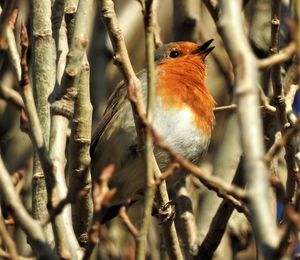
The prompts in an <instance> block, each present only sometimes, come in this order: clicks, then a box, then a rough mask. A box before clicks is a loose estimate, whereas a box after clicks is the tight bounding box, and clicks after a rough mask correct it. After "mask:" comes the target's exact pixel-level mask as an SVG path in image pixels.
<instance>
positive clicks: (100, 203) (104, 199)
mask: <svg viewBox="0 0 300 260" xmlns="http://www.w3.org/2000/svg"><path fill="white" fill-rule="evenodd" d="M113 172H114V166H113V165H109V166H107V167H105V168H104V169H103V170H102V172H101V173H100V175H99V178H98V180H97V182H95V183H94V185H93V195H92V196H93V204H94V215H93V220H92V224H91V227H90V230H89V233H88V237H89V242H88V244H87V246H86V251H85V253H84V257H83V260H88V259H90V256H91V253H92V251H93V249H94V247H95V245H96V244H97V243H98V242H99V231H100V222H101V216H102V213H103V212H104V213H105V210H106V209H107V206H108V205H109V204H110V202H111V200H112V199H113V197H114V195H115V193H116V189H112V190H110V189H109V188H108V182H109V180H110V178H111V176H112V174H113Z"/></svg>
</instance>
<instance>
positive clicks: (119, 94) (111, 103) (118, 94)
mask: <svg viewBox="0 0 300 260" xmlns="http://www.w3.org/2000/svg"><path fill="white" fill-rule="evenodd" d="M145 73H146V70H145V69H143V70H141V71H139V72H138V73H137V77H138V78H140V79H141V78H146V76H145ZM143 85H144V84H143V83H142V88H143ZM126 98H127V88H126V85H125V84H124V82H123V81H122V82H120V83H119V84H118V85H117V87H116V88H115V90H114V91H113V93H112V94H111V96H110V97H109V99H108V102H107V103H108V104H107V107H106V109H105V111H104V113H103V117H102V119H101V121H100V122H99V124H98V126H97V128H96V130H95V131H94V133H93V135H92V141H91V147H90V155H91V157H93V154H94V151H95V149H96V146H97V143H98V140H99V138H100V137H101V135H102V133H103V131H104V129H105V127H106V126H107V125H108V123H109V122H110V120H111V119H112V118H113V117H114V115H115V114H116V113H117V111H118V110H119V109H120V107H121V106H122V104H123V102H124V101H125V99H126Z"/></svg>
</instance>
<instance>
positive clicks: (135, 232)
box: [119, 206, 139, 238]
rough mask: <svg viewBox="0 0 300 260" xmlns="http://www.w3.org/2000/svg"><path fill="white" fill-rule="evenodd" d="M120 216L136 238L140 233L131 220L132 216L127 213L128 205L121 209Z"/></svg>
mask: <svg viewBox="0 0 300 260" xmlns="http://www.w3.org/2000/svg"><path fill="white" fill-rule="evenodd" d="M119 216H120V218H121V219H122V221H123V223H124V225H125V226H126V228H127V230H128V231H129V232H130V233H131V235H133V237H134V238H136V237H137V235H138V234H139V231H138V229H137V228H136V227H135V226H134V225H133V223H132V222H131V220H130V218H129V217H128V215H127V212H126V207H125V206H122V207H121V208H120V210H119Z"/></svg>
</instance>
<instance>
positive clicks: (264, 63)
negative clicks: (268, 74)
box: [257, 42, 297, 70]
mask: <svg viewBox="0 0 300 260" xmlns="http://www.w3.org/2000/svg"><path fill="white" fill-rule="evenodd" d="M296 50H297V46H296V43H295V42H290V43H289V45H288V46H286V47H285V48H284V49H281V50H280V52H278V53H274V54H272V55H271V56H269V57H268V58H265V59H261V60H258V61H257V66H258V68H259V69H261V70H262V69H267V68H270V67H272V66H274V65H276V64H280V63H283V62H286V61H288V60H290V59H291V58H292V57H293V55H294V54H295V53H296Z"/></svg>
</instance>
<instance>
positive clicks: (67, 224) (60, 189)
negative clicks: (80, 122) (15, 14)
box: [50, 0, 94, 259]
mask: <svg viewBox="0 0 300 260" xmlns="http://www.w3.org/2000/svg"><path fill="white" fill-rule="evenodd" d="M93 7H94V1H93V0H89V1H80V2H79V6H78V11H77V13H76V22H75V27H74V34H73V37H72V42H71V46H70V50H69V53H68V55H67V64H66V68H65V73H64V76H63V85H62V88H61V92H60V93H59V95H58V96H57V98H56V99H57V100H56V101H55V102H54V103H53V104H52V105H51V112H52V118H51V133H50V134H51V137H50V157H51V159H52V161H53V164H54V169H55V178H56V183H57V186H56V187H55V189H53V192H52V193H51V200H50V201H51V204H52V206H54V207H55V206H57V205H58V203H59V200H60V199H62V198H64V197H66V196H67V186H66V181H65V150H66V140H67V129H68V125H69V120H70V118H71V117H72V116H73V110H74V100H75V97H76V95H77V84H78V80H79V77H78V75H80V71H81V64H82V61H83V57H84V55H85V51H86V47H87V42H88V35H87V33H86V27H85V26H86V22H87V21H88V20H89V18H90V17H91V14H92V9H93ZM54 222H55V226H56V230H55V233H56V236H57V237H59V241H58V242H59V244H58V245H57V247H58V248H59V250H60V252H61V253H64V252H66V250H70V253H71V257H72V259H73V258H74V259H76V258H77V255H78V254H81V252H80V248H79V245H78V241H77V239H76V236H75V234H74V230H73V226H72V219H71V207H70V205H68V206H66V207H65V208H64V210H63V212H62V214H61V215H59V216H57V217H56V218H55V220H54Z"/></svg>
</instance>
